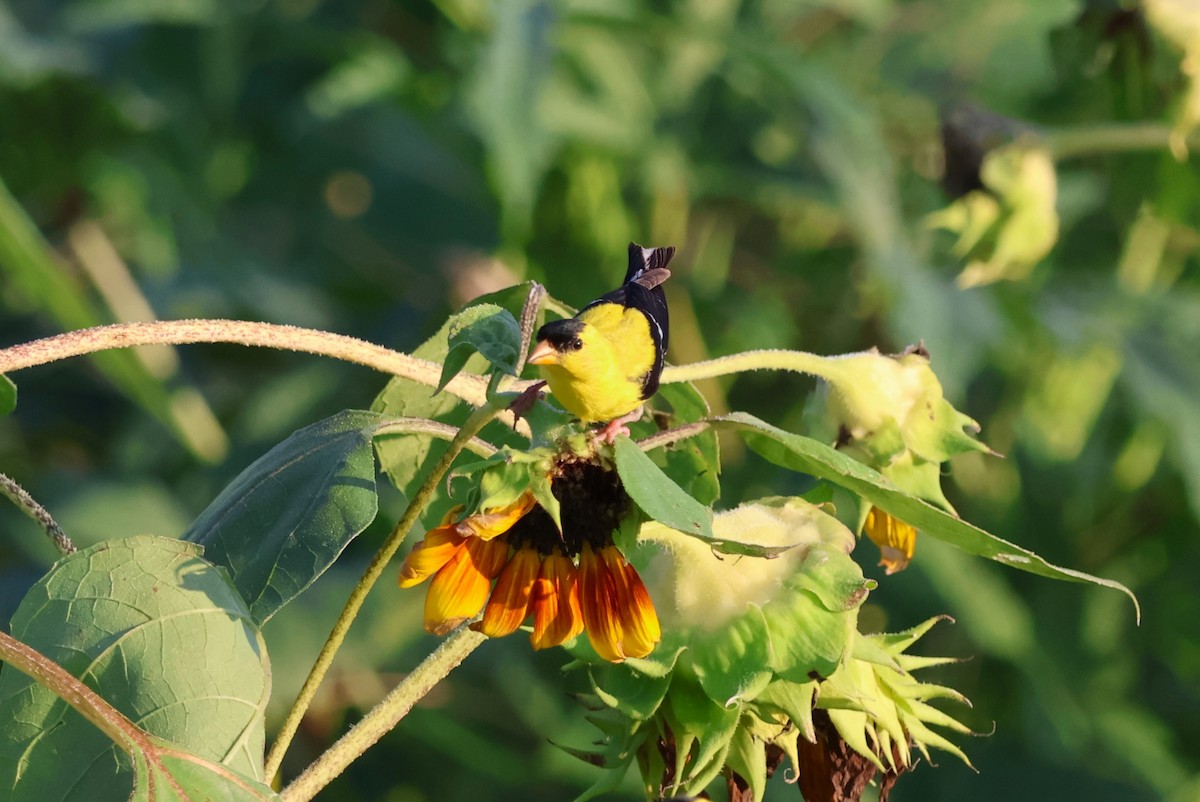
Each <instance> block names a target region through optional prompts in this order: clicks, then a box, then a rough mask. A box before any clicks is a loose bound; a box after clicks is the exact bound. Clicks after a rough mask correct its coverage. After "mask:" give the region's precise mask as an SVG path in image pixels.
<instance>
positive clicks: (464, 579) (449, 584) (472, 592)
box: [425, 539, 507, 635]
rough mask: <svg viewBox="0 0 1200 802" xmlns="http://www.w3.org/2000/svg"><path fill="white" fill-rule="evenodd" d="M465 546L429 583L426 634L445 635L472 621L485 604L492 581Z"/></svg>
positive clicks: (468, 543)
mask: <svg viewBox="0 0 1200 802" xmlns="http://www.w3.org/2000/svg"><path fill="white" fill-rule="evenodd" d="M467 545H468V547H467V548H460V549H458V550H457V551H455V552H454V556H452V557H451V558H450V561H449V562H447V563H446V565H445V566H443V567H442V570H440V571H438V572H437V576H435V577H434V578H433V581H432V582H430V583H429V592H428V593H427V594H426V596H425V630H426V631H427V632H431V633H433V634H434V635H445V634H446V633H447V632H449V631H450V630H452V629H454V628H455V627H457V626H458V625H459V624H461V623H462V622H463V621H466V620H467V619H468V618H473V617H474V616H475V615H477V614H478V613H479V611H480V610H482V609H483V605H484V604H485V603H486V602H487V597H488V591H489V590H490V589H491V586H492V581H491V578H490V577H489V576H487V575H486V574H485V573H483V571H481V570H480V566H479V564H478V563H477V562H476V558H475V556H474V550H473V549H471V548H470V547H469V546H470V540H469V539H468V541H467ZM506 548H507V546H506Z"/></svg>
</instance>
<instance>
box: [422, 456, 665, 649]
mask: <svg viewBox="0 0 1200 802" xmlns="http://www.w3.org/2000/svg"><path fill="white" fill-rule="evenodd" d="M501 453H502V455H503V456H502V458H500V459H497V460H495V461H493V462H491V463H488V464H485V465H484V466H483V468H482V470H481V476H479V478H478V482H477V484H476V485H475V488H474V490H475V496H476V497H477V500H476V503H475V511H474V512H472V513H470V514H465V515H464V514H463V512H464V508H456V509H455V510H454V511H452V512H451V513H450V515H448V516H447V518H446V519H445V520H444V521H443V522H442V523H441V524H440V525H439V526H437V527H435V528H434V529H431V530H430V531H429V532H428V533H427V534H426V536H425V539H424V540H422V541H421V542H420V543H418V544H417V545H416V546H415V547H414V548H413V550H412V552H410V553H409V555H408V557H407V558H406V559H405V561H404V565H403V566H402V567H401V569H400V585H401V586H402V587H411V586H413V585H416V584H419V583H420V582H422V581H424V580H425V579H427V578H429V577H433V581H432V582H431V583H430V587H429V591H428V594H427V595H426V601H425V628H426V629H427V630H428V631H430V632H433V633H436V634H444V633H446V632H448V631H450V630H451V629H453V628H455V627H457V626H458V625H460V624H462V623H463V622H465V621H467V620H469V619H472V618H475V617H476V616H478V615H479V614H480V613H482V617H481V618H480V619H479V620H478V621H476V622H474V623H472V625H471V626H472V627H473V628H475V629H476V630H478V631H480V632H482V633H484V634H486V635H488V636H491V637H502V636H504V635H508V634H511V633H512V632H514V631H516V630H517V629H518V628H519V627H520V626H521V625H522V624H523V623H524V622H525V621H526V620H529V619H532V630H531V633H530V641H531V643H532V644H533V647H534V648H535V649H544V648H547V647H550V646H558V645H560V644H562V643H565V642H567V641H569V640H571V639H573V638H575V637H576V636H577V635H579V634H580V633H581V632H586V633H587V636H588V641H589V643H590V644H591V646H592V649H593V650H594V651H595V652H596V653H597V654H598V655H599V656H600V657H602V658H604V659H605V660H609V661H613V662H620V661H622V660H625V659H626V658H628V657H644V656H646V655H647V654H649V653H650V652H651V651H652V650H653V649H654V646H655V644H657V643H658V641H659V639H660V638H661V630H660V627H659V623H658V616H657V613H656V611H655V608H654V603H653V601H652V600H651V598H650V594H649V593H648V592H647V590H646V586H645V584H644V583H643V582H642V579H641V577H640V576H639V575H638V572H637V570H636V569H635V568H634V567H633V565H632V564H631V563H630V562H629V560H628V559H627V558H626V556H625V554H624V552H623V551H622V550H621V548H620V547H618V545H617V543H616V541H615V540H614V534H616V533H617V532H618V530H619V529H620V528H621V527H622V524H623V523H624V522H625V521H627V520H630V516H631V515H632V514H633V512H634V508H633V503H632V502H631V500H630V498H629V495H628V494H627V493H626V492H625V488H624V487H623V486H622V484H621V480H620V477H619V476H618V475H617V472H616V470H615V469H614V468H613V466H612V465H611V463H609V462H607V461H606V460H605V459H603V458H601V457H599V456H597V455H596V454H594V453H586V452H585V453H580V452H577V451H574V450H570V449H566V450H563V451H562V452H558V453H549V452H545V451H542V453H537V452H534V453H526V454H522V455H520V456H519V457H515V456H514V455H512V454H505V453H504V452H501ZM493 581H494V583H495V584H494V585H493Z"/></svg>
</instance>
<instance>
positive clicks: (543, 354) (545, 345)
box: [525, 340, 558, 365]
mask: <svg viewBox="0 0 1200 802" xmlns="http://www.w3.org/2000/svg"><path fill="white" fill-rule="evenodd" d="M525 361H526V362H527V363H529V364H530V365H556V364H558V351H555V350H554V346H553V345H551V344H550V341H549V340H542V341H541V342H539V343H538V344H537V345H535V346H534V347H533V350H532V351H530V352H529V359H526V360H525Z"/></svg>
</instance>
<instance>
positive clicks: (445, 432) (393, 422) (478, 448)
mask: <svg viewBox="0 0 1200 802" xmlns="http://www.w3.org/2000/svg"><path fill="white" fill-rule="evenodd" d="M389 434H427V435H430V436H431V437H437V438H440V439H442V440H453V439H454V438H455V437H456V436H457V435H458V427H457V426H451V425H450V424H448V423H439V422H438V421H435V420H429V419H428V418H392V419H390V420H389V421H388V422H387V423H383V424H380V426H379V428H378V429H376V430H375V436H376V437H382V436H385V435H389ZM463 450H464V451H470V452H471V453H472V454H474V455H475V456H477V457H483V458H485V459H486V458H488V457H490V456H492V455H493V454H495V453H496V450H497V449H496V447H495V446H494V445H492V444H491V443H489V442H488V441H486V440H481V439H479V438H478V437H472V438H471V439H470V440H468V441H467V442H466V443H465V444H464V445H463ZM2 475H3V474H0V476H2Z"/></svg>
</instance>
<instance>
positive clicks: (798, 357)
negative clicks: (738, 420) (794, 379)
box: [662, 350, 830, 384]
mask: <svg viewBox="0 0 1200 802" xmlns="http://www.w3.org/2000/svg"><path fill="white" fill-rule="evenodd" d="M829 360H830V357H823V356H817V355H816V354H810V353H807V352H805V351H783V350H761V351H743V352H741V353H737V354H730V355H729V356H722V357H717V358H716V359H706V360H705V361H703V362H693V363H691V364H690V365H671V366H669V367H667V368H665V369H664V370H663V373H662V383H663V384H674V383H676V382H694V381H699V380H700V379H711V378H713V377H715V376H728V375H729V374H731V373H745V372H747V371H750V370H790V371H794V372H796V373H808V374H811V375H813V376H824V375H826V374H827V373H828V371H829Z"/></svg>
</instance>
